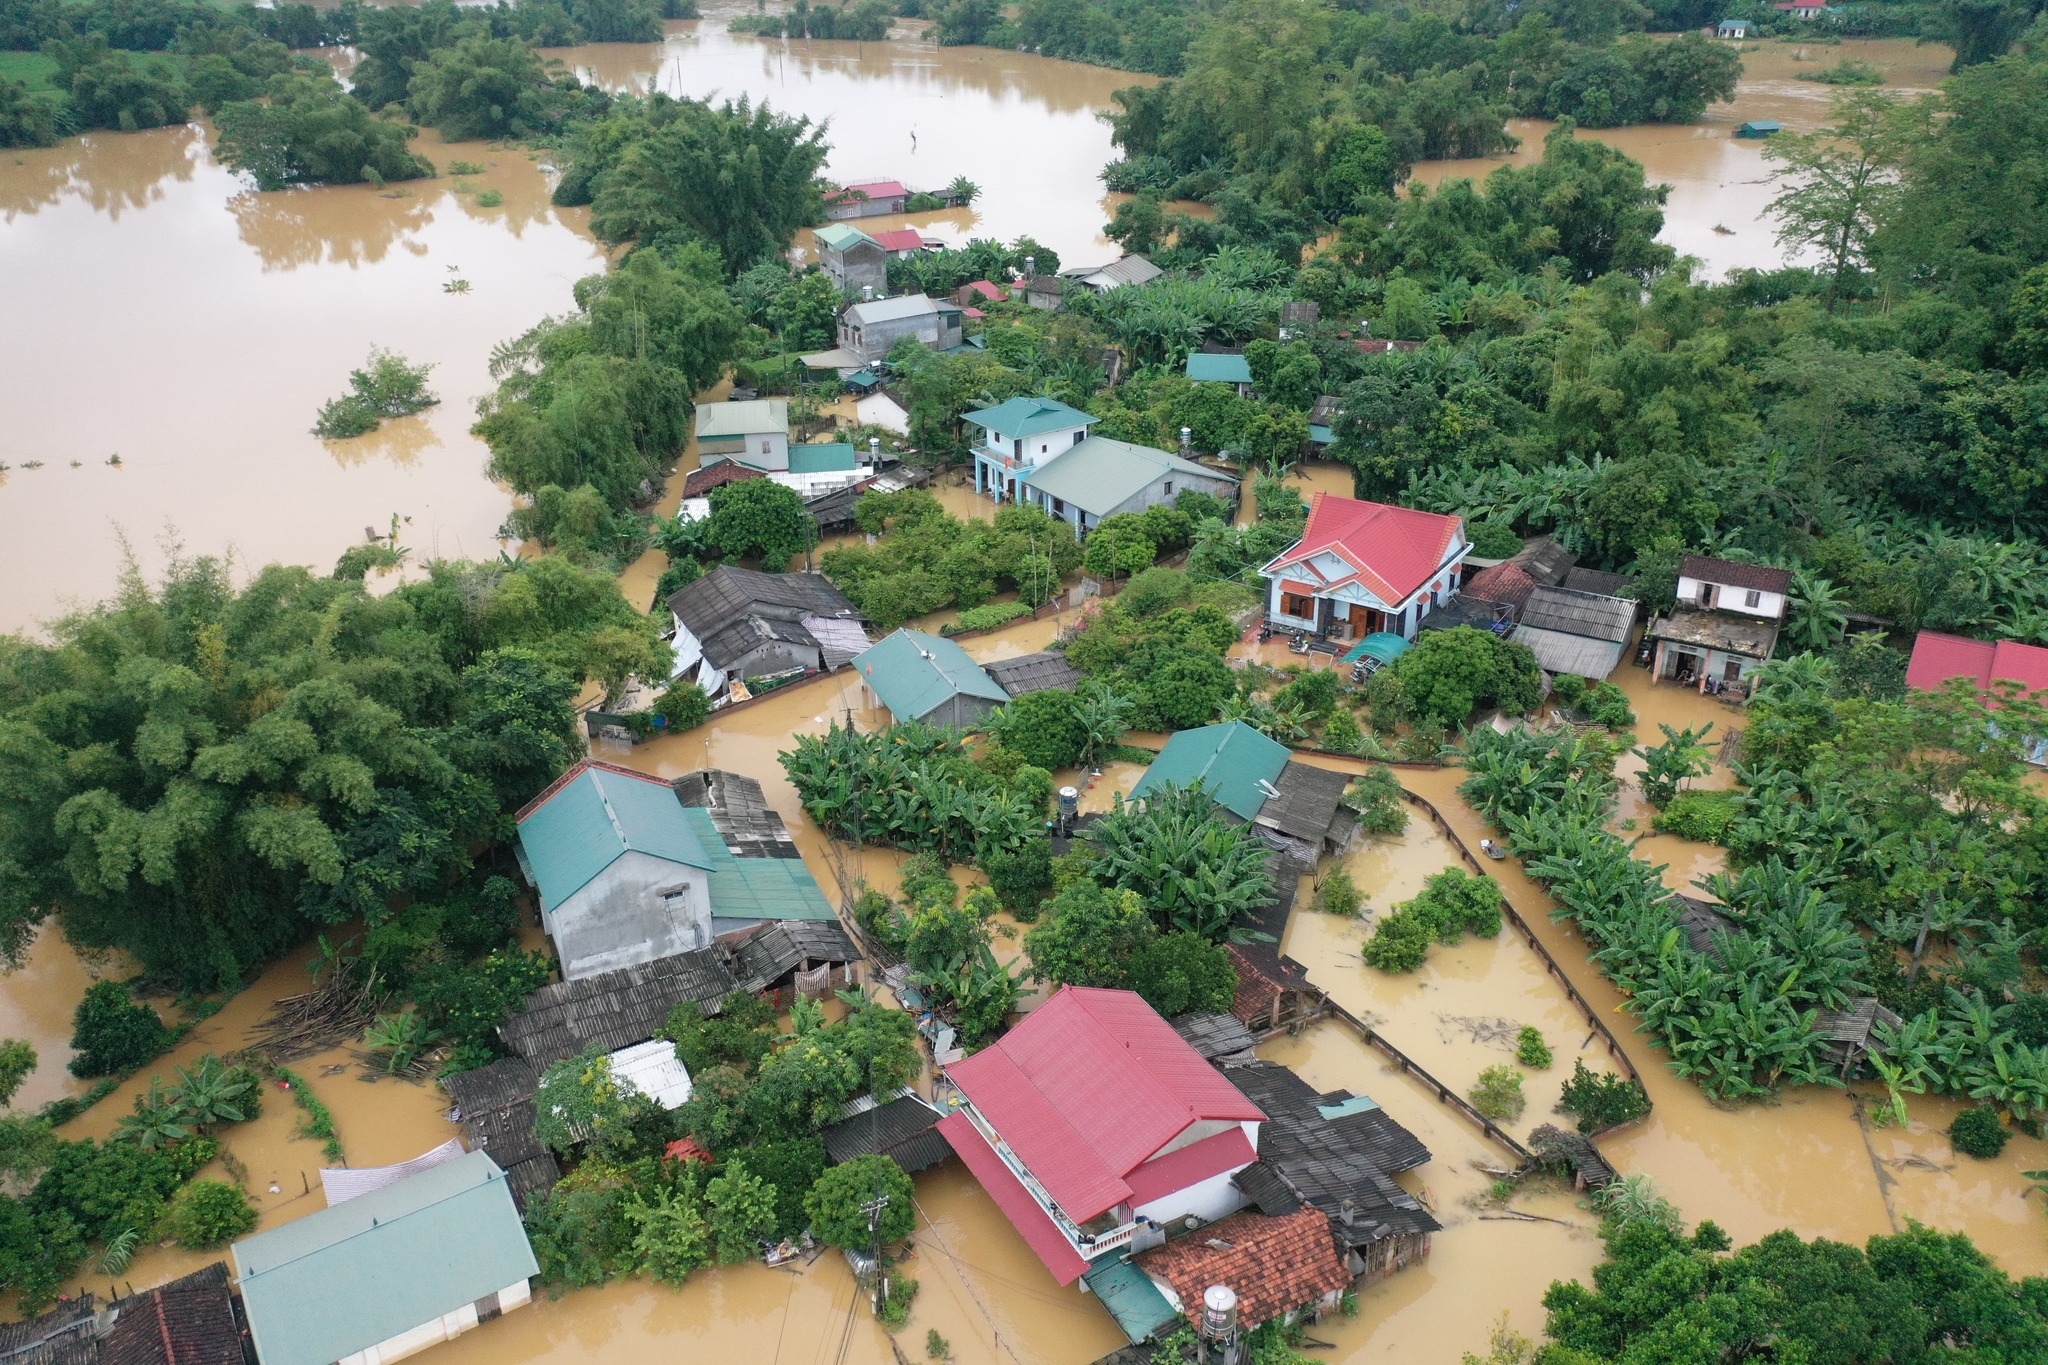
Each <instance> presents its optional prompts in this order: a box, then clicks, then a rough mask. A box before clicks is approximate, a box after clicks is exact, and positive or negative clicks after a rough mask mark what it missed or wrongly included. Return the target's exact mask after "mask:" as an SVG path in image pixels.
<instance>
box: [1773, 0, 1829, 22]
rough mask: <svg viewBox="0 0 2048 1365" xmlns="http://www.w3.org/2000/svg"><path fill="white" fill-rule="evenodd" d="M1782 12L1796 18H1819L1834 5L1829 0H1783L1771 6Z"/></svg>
mask: <svg viewBox="0 0 2048 1365" xmlns="http://www.w3.org/2000/svg"><path fill="white" fill-rule="evenodd" d="M1771 8H1772V9H1774V10H1777V11H1778V12H1779V13H1780V14H1789V15H1791V16H1792V17H1793V18H1795V19H1817V18H1819V17H1820V16H1821V15H1823V14H1826V13H1827V12H1828V10H1829V9H1830V8H1832V6H1830V5H1829V4H1828V0H1782V3H1779V4H1776V5H1773V6H1771Z"/></svg>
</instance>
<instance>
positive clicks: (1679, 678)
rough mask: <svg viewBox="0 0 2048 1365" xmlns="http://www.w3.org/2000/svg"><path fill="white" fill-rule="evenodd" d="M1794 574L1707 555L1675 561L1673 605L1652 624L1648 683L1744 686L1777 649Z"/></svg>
mask: <svg viewBox="0 0 2048 1365" xmlns="http://www.w3.org/2000/svg"><path fill="white" fill-rule="evenodd" d="M1791 590H1792V575H1791V573H1790V572H1789V571H1787V570H1785V569H1773V568H1770V567H1768V566H1766V565H1762V564H1738V563H1736V562H1734V561H1732V560H1727V559H1710V558H1708V557H1707V556H1705V555H1687V556H1686V557H1685V558H1683V559H1681V560H1680V561H1679V562H1678V603H1677V605H1676V606H1674V607H1673V608H1672V609H1671V611H1670V612H1668V613H1667V614H1665V615H1664V616H1662V617H1660V618H1659V619H1657V620H1655V621H1652V622H1651V623H1650V625H1649V628H1648V629H1647V630H1646V631H1644V633H1643V638H1644V639H1647V640H1654V641H1656V645H1657V648H1656V652H1655V654H1654V655H1653V656H1652V659H1651V665H1650V676H1651V679H1652V680H1653V681H1666V680H1668V681H1671V682H1678V683H1692V684H1697V685H1699V686H1701V687H1707V686H1709V685H1726V684H1728V683H1738V684H1740V683H1746V682H1747V681H1748V679H1749V677H1750V675H1751V674H1753V673H1755V672H1756V670H1757V669H1759V668H1762V667H1763V666H1764V664H1765V662H1766V661H1768V660H1769V659H1770V657H1771V651H1773V650H1774V649H1776V648H1777V645H1778V630H1779V628H1780V627H1781V626H1782V625H1783V624H1784V621H1785V612H1786V606H1787V602H1786V595H1787V594H1788V593H1789V592H1790V591H1791Z"/></svg>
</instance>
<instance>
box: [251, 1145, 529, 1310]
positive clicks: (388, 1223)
mask: <svg viewBox="0 0 2048 1365" xmlns="http://www.w3.org/2000/svg"><path fill="white" fill-rule="evenodd" d="M464 1155H471V1154H469V1153H465V1154H464ZM484 1160H485V1161H487V1162H489V1163H490V1170H489V1171H488V1172H486V1173H485V1175H484V1178H483V1179H482V1180H479V1181H477V1182H476V1183H475V1184H473V1185H464V1186H462V1187H460V1188H459V1189H453V1190H450V1191H448V1193H446V1194H444V1195H442V1196H441V1197H440V1198H438V1199H434V1200H431V1201H430V1202H428V1203H425V1204H419V1205H415V1206H414V1207H412V1208H409V1209H406V1210H405V1211H403V1212H402V1213H395V1214H393V1215H391V1216H390V1217H388V1218H377V1217H375V1216H374V1215H373V1216H372V1217H371V1219H370V1223H369V1226H368V1227H361V1228H357V1229H356V1230H355V1231H354V1232H351V1233H349V1234H348V1235H347V1236H344V1237H337V1238H335V1239H334V1240H332V1241H328V1242H322V1243H320V1244H319V1245H318V1246H312V1247H308V1248H307V1249H306V1250H304V1251H301V1252H300V1253H298V1255H296V1256H288V1257H286V1258H284V1259H283V1260H280V1261H278V1262H276V1263H275V1264H273V1265H268V1266H259V1267H257V1268H256V1269H254V1270H246V1271H244V1272H242V1274H241V1275H240V1276H239V1277H237V1280H236V1282H237V1283H238V1284H246V1283H247V1282H248V1281H250V1280H252V1279H255V1278H256V1277H258V1276H262V1275H268V1274H270V1273H271V1272H272V1271H275V1270H280V1269H282V1268H284V1267H285V1266H288V1265H296V1264H298V1263H299V1262H300V1261H303V1260H305V1259H306V1258H307V1257H308V1256H317V1255H319V1254H321V1253H322V1252H326V1251H332V1250H333V1249H334V1248H336V1247H338V1246H345V1245H347V1244H348V1243H350V1242H353V1241H355V1240H356V1239H357V1238H358V1237H364V1236H367V1235H369V1234H370V1233H373V1232H376V1231H378V1230H380V1229H382V1228H387V1227H393V1226H395V1225H397V1224H399V1223H402V1222H404V1221H405V1220H406V1219H408V1218H411V1217H413V1216H415V1215H417V1214H422V1213H425V1212H427V1211H428V1210H430V1209H438V1208H440V1207H441V1206H442V1205H443V1204H446V1203H447V1202H448V1201H449V1200H451V1199H455V1198H457V1197H459V1196H461V1195H465V1194H469V1193H471V1192H472V1191H475V1190H482V1189H488V1188H489V1187H490V1186H491V1185H492V1184H493V1183H494V1182H502V1181H503V1180H504V1179H505V1172H504V1171H503V1170H501V1169H499V1167H498V1164H497V1163H496V1162H495V1161H491V1159H490V1157H489V1155H488V1154H486V1155H485V1156H484ZM460 1161H461V1158H460V1157H458V1158H457V1159H456V1160H455V1161H446V1162H443V1163H441V1165H439V1166H434V1167H430V1168H429V1170H434V1171H452V1170H455V1169H457V1168H458V1166H459V1163H460ZM426 1174H428V1172H427V1171H416V1172H414V1173H413V1174H412V1175H409V1176H407V1177H406V1178H405V1180H417V1179H419V1178H420V1177H422V1176H424V1175H426ZM405 1180H399V1181H394V1182H393V1183H391V1184H389V1185H386V1186H384V1188H383V1189H381V1190H372V1191H370V1192H369V1194H366V1195H364V1196H362V1198H366V1199H367V1198H372V1197H374V1196H376V1195H379V1194H382V1193H384V1192H385V1191H386V1190H395V1189H399V1188H401V1187H403V1186H404V1184H405ZM507 1188H508V1190H509V1188H510V1187H509V1186H508V1187H507ZM351 1202H353V1201H351ZM340 1207H343V1206H342V1205H337V1204H329V1205H328V1206H327V1207H326V1208H324V1209H319V1210H316V1211H315V1214H311V1215H308V1217H312V1216H316V1215H317V1214H320V1213H331V1212H333V1211H334V1210H335V1209H336V1208H340ZM355 1212H357V1213H360V1212H361V1210H360V1209H357V1210H355ZM295 1221H297V1220H295ZM290 1226H292V1224H290V1223H281V1224H279V1225H278V1227H276V1228H273V1229H268V1231H273V1232H275V1231H282V1230H283V1229H285V1228H288V1227H290ZM262 1235H263V1234H262V1233H258V1234H257V1235H256V1237H252V1238H249V1239H248V1241H255V1240H257V1239H258V1238H260V1237H261V1236H262ZM248 1241H244V1242H238V1243H236V1244H235V1245H236V1247H241V1246H246V1245H248ZM239 1259H240V1257H239V1256H238V1257H237V1260H238V1261H239Z"/></svg>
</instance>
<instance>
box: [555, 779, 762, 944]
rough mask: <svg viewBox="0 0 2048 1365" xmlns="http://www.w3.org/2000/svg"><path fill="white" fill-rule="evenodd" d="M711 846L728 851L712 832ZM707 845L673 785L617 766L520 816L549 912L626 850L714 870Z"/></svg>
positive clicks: (564, 787) (568, 786) (565, 786)
mask: <svg viewBox="0 0 2048 1365" xmlns="http://www.w3.org/2000/svg"><path fill="white" fill-rule="evenodd" d="M707 828H708V825H707ZM709 843H710V844H711V845H712V846H713V847H716V848H717V849H718V850H719V851H720V852H723V851H724V848H725V845H724V844H723V843H722V842H721V841H720V840H719V839H718V838H717V837H716V832H715V831H714V832H713V836H712V838H711V839H710V840H709ZM705 844H706V841H705V840H704V839H702V838H701V837H700V836H699V834H698V832H697V831H696V830H695V829H693V827H692V823H691V821H690V819H689V816H688V812H687V811H686V810H685V809H684V807H683V803H682V802H680V801H678V800H677V799H676V793H675V789H674V788H673V787H671V786H669V784H668V783H666V782H663V781H662V780H661V779H660V778H656V777H640V776H637V775H629V774H627V773H623V772H620V771H618V770H616V769H613V768H600V767H588V768H585V769H584V770H583V771H582V772H580V773H578V774H576V776H575V777H573V778H572V779H570V780H569V781H568V782H565V783H564V784H562V786H560V787H559V788H557V789H556V790H555V791H554V792H553V793H552V794H550V795H548V796H547V797H545V798H543V799H542V801H541V802H540V804H538V805H536V806H535V807H534V808H533V809H532V810H530V811H529V812H527V814H526V815H525V817H524V818H522V819H521V820H520V821H519V848H520V851H521V852H522V853H524V854H525V855H526V866H527V868H528V870H529V871H530V872H531V873H532V875H533V884H534V885H535V886H536V887H537V888H538V889H539V890H540V899H541V904H542V905H544V906H546V907H547V908H548V909H550V910H553V909H554V908H555V907H557V906H559V905H561V904H562V903H563V902H564V901H566V900H568V899H569V897H571V896H573V895H575V894H576V893H577V892H578V891H581V890H582V889H583V888H584V887H585V886H587V885H589V883H590V879H591V878H593V877H595V876H597V874H598V873H600V872H602V871H604V870H605V869H606V868H607V867H610V866H611V865H612V863H614V862H615V861H617V860H618V858H619V857H620V856H621V855H623V854H625V853H627V852H628V851H631V852H635V853H645V854H649V855H651V856H653V857H656V858H663V859H666V860H667V861H669V862H672V863H683V864H686V865H688V866H690V867H701V868H709V867H711V866H712V862H711V856H712V855H711V854H710V852H709V851H708V850H707V849H706V847H705Z"/></svg>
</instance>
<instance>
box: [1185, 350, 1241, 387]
mask: <svg viewBox="0 0 2048 1365" xmlns="http://www.w3.org/2000/svg"><path fill="white" fill-rule="evenodd" d="M1188 378H1190V379H1192V380H1194V381H1196V382H1197V383H1201V382H1203V381H1205V380H1213V381H1215V382H1216V383H1219V384H1249V383H1251V382H1252V363H1251V362H1250V361H1249V360H1246V359H1245V358H1244V357H1243V356H1241V355H1203V354H1201V353H1200V352H1197V353H1195V354H1194V355H1191V356H1189V357H1188Z"/></svg>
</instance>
